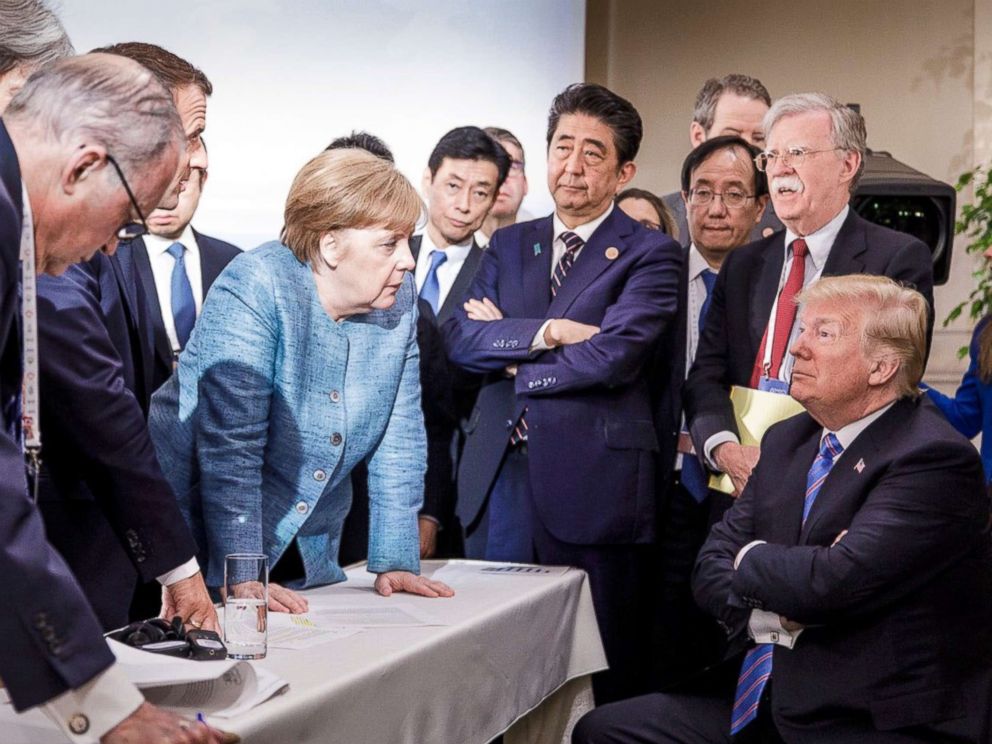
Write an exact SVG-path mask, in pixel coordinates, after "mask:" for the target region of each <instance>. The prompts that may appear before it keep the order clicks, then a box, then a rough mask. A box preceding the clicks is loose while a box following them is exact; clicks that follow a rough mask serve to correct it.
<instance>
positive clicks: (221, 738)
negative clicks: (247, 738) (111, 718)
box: [100, 703, 241, 744]
mask: <svg viewBox="0 0 992 744" xmlns="http://www.w3.org/2000/svg"><path fill="white" fill-rule="evenodd" d="M239 741H241V737H239V736H238V735H237V734H230V733H226V732H224V731H220V730H218V729H215V728H211V727H210V726H208V725H207V724H205V723H200V722H199V721H187V720H186V719H185V718H180V717H179V716H177V715H176V714H175V713H170V712H168V711H166V710H162V709H161V708H156V707H155V706H154V705H152V704H151V703H142V704H141V705H140V706H138V709H137V710H136V711H134V713H132V714H131V715H129V716H128V717H127V718H125V719H124V720H123V721H121V722H120V723H118V724H117V725H116V726H114V728H112V729H110V731H108V732H107V733H106V734H104V735H103V736H102V737H101V738H100V744H137V743H138V742H142V743H144V742H155V744H159V743H161V744H236V742H239Z"/></svg>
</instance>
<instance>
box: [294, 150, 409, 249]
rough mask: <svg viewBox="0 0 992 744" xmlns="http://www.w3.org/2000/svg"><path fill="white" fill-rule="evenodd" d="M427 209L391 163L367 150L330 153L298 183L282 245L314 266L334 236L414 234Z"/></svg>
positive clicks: (313, 163) (304, 172)
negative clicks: (377, 230)
mask: <svg viewBox="0 0 992 744" xmlns="http://www.w3.org/2000/svg"><path fill="white" fill-rule="evenodd" d="M422 209H423V203H422V202H421V201H420V197H419V196H418V195H417V191H416V189H414V187H413V186H412V185H411V184H410V182H409V181H408V180H407V179H406V178H405V177H404V176H403V174H402V173H400V172H399V171H398V170H396V168H395V167H394V166H393V164H392V163H389V162H387V161H386V160H383V159H382V158H377V157H375V156H374V155H370V154H369V153H367V152H364V151H362V150H354V149H346V150H329V151H326V152H322V153H321V154H320V155H318V156H317V157H315V158H313V159H312V160H311V161H310V162H309V163H307V164H306V165H304V166H303V168H302V169H301V170H300V172H299V173H297V174H296V178H295V179H293V185H292V186H291V187H290V189H289V196H288V197H286V212H285V225H286V226H285V227H284V228H283V229H282V235H281V240H282V242H283V243H285V244H286V245H287V246H288V247H289V249H290V250H292V251H293V254H294V255H295V256H296V257H297V258H298V259H299V260H300V261H302V262H310V261H313V260H314V259H315V258H316V257H317V254H318V251H319V249H320V238H321V236H323V235H326V234H327V233H328V232H330V231H332V230H340V229H344V228H357V229H361V228H366V227H380V226H381V227H385V228H386V229H389V230H397V231H400V232H404V233H407V234H409V233H412V232H413V227H414V225H415V224H416V222H417V218H418V217H419V216H420V213H421V210H422Z"/></svg>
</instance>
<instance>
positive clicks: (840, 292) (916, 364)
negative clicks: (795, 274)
mask: <svg viewBox="0 0 992 744" xmlns="http://www.w3.org/2000/svg"><path fill="white" fill-rule="evenodd" d="M796 301H797V302H798V303H799V304H801V305H809V304H812V303H820V302H830V303H834V304H838V305H840V306H841V307H843V308H845V311H844V315H845V317H846V318H847V319H849V320H852V321H853V320H854V319H855V318H856V317H858V314H860V317H861V318H862V319H863V323H862V330H861V349H862V351H863V352H864V354H865V356H867V357H872V356H880V355H887V356H892V357H895V358H896V360H898V362H899V370H898V372H897V373H896V376H895V378H894V381H895V384H896V386H897V388H898V392H899V397H901V398H905V397H909V396H917V395H919V387H918V386H919V384H920V380H921V379H922V377H923V365H924V363H925V361H926V346H927V317H928V313H929V308H928V307H927V301H926V300H925V299H924V298H923V295H921V294H920V293H919V292H917V291H916V290H915V289H911V288H909V287H905V286H903V285H901V284H899V283H897V282H895V281H893V280H892V279H889V278H888V277H885V276H869V275H867V274H851V275H848V276H830V277H824V278H823V279H820V280H819V281H818V282H815V283H814V284H812V285H810V286H809V287H807V288H806V289H804V290H803V291H802V292H801V293H800V294H799V296H798V297H797V298H796Z"/></svg>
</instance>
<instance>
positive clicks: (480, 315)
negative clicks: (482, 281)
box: [462, 297, 503, 321]
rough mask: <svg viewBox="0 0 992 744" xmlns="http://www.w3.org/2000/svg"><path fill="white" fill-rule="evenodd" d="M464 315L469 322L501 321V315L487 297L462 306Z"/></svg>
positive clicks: (470, 301)
mask: <svg viewBox="0 0 992 744" xmlns="http://www.w3.org/2000/svg"><path fill="white" fill-rule="evenodd" d="M462 307H463V308H465V314H466V315H468V319H469V320H482V321H490V320H503V313H502V312H501V311H500V309H499V308H498V307H496V305H495V304H494V303H493V301H492V300H490V299H489V298H488V297H483V298H482V299H481V300H469V301H468V302H466V303H465V304H464V305H462Z"/></svg>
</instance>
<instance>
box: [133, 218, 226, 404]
mask: <svg viewBox="0 0 992 744" xmlns="http://www.w3.org/2000/svg"><path fill="white" fill-rule="evenodd" d="M193 235H194V237H195V238H196V244H197V246H198V247H199V249H200V274H201V277H202V283H203V298H204V300H206V297H207V292H209V291H210V287H211V286H212V285H213V283H214V280H215V279H216V278H217V277H218V276H220V272H221V271H223V270H224V267H225V266H227V265H228V264H229V263H230V262H231V260H232V259H233V258H234V257H235V256H237V255H238V254H239V253H241V249H240V248H238V247H237V246H235V245H232V244H231V243H227V242H225V241H223V240H218V239H217V238H211V237H210V236H209V235H203V234H201V233H198V232H197V231H196V230H194V231H193ZM117 252H118V255H119V256H120V260H121V261H122V262H126V261H130V262H132V263H133V265H134V275H135V278H136V280H137V283H138V284H139V285H140V286H141V290H142V292H143V294H144V298H145V301H146V304H147V306H148V312H147V318H148V321H149V323H148V327H146V328H142V329H141V332H142V334H143V335H144V336H146V337H148V339H149V340H150V341H151V344H152V347H153V348H154V355H153V357H152V362H151V373H150V382H149V385H150V390H149V392H148V395H149V396H151V394H152V393H154V392H155V391H156V390H158V389H159V388H160V387H161V386H162V385H163V383H164V382H165V381H166V380H168V379H169V377H170V376H171V375H172V369H173V361H174V360H173V354H172V344H171V343H170V342H169V336H168V334H167V333H166V332H165V323H164V322H163V321H162V307H161V305H160V304H159V301H158V292H157V291H156V289H155V276H154V274H153V273H152V265H151V262H150V261H149V259H148V249H147V247H146V246H145V241H144V240H143V239H142V238H138V239H137V240H134V241H132V242H131V243H130V244H124V245H121V246H119V247H118V249H117Z"/></svg>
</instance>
